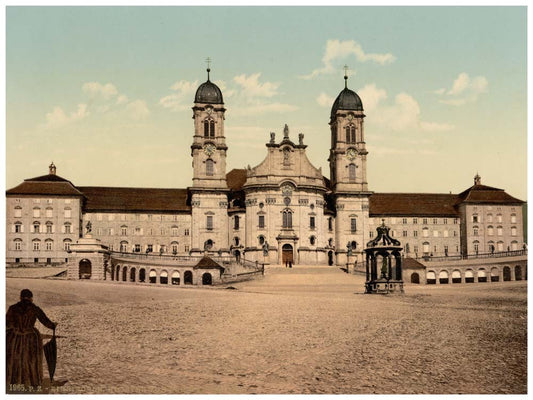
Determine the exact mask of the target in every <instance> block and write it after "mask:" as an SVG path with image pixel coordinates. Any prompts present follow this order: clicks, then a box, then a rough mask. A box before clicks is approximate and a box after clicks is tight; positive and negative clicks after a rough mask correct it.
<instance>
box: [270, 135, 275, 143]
mask: <svg viewBox="0 0 533 400" xmlns="http://www.w3.org/2000/svg"><path fill="white" fill-rule="evenodd" d="M275 141H276V133H275V132H270V143H275Z"/></svg>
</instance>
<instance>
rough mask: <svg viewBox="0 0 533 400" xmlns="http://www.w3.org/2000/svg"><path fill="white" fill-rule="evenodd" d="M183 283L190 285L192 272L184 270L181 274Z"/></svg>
mask: <svg viewBox="0 0 533 400" xmlns="http://www.w3.org/2000/svg"><path fill="white" fill-rule="evenodd" d="M183 283H185V284H186V285H192V272H191V271H185V273H184V274H183Z"/></svg>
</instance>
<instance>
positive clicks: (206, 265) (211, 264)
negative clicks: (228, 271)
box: [193, 256, 225, 271]
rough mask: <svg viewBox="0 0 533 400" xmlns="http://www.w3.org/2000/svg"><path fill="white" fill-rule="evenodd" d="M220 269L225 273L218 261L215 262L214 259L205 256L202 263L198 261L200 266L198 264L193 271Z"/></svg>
mask: <svg viewBox="0 0 533 400" xmlns="http://www.w3.org/2000/svg"><path fill="white" fill-rule="evenodd" d="M198 268H203V269H220V270H222V271H224V269H225V268H224V267H222V266H221V265H220V264H218V263H217V262H216V261H214V260H213V259H212V258H210V257H208V256H203V257H202V259H201V260H200V261H198V264H196V265H195V266H194V267H193V269H198Z"/></svg>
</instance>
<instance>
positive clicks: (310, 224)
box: [309, 217, 315, 229]
mask: <svg viewBox="0 0 533 400" xmlns="http://www.w3.org/2000/svg"><path fill="white" fill-rule="evenodd" d="M309 228H311V229H315V217H309Z"/></svg>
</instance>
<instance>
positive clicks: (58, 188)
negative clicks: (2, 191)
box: [6, 174, 83, 196]
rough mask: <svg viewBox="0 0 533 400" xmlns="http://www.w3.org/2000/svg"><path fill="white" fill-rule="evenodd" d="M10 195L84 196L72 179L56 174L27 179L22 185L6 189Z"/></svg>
mask: <svg viewBox="0 0 533 400" xmlns="http://www.w3.org/2000/svg"><path fill="white" fill-rule="evenodd" d="M6 194H8V195H53V196H83V193H81V192H80V191H79V190H78V189H77V188H76V187H75V186H74V185H73V184H72V183H71V182H70V181H68V180H66V179H65V178H62V177H60V176H58V175H55V174H48V175H43V176H38V177H36V178H30V179H25V180H24V182H22V183H21V184H20V185H18V186H15V187H14V188H12V189H9V190H7V191H6Z"/></svg>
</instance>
